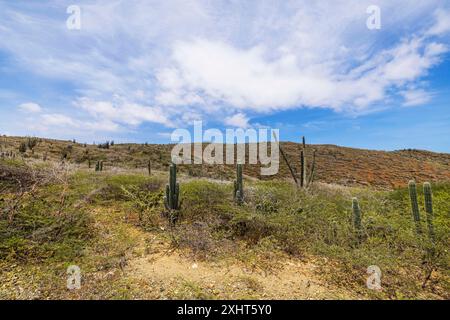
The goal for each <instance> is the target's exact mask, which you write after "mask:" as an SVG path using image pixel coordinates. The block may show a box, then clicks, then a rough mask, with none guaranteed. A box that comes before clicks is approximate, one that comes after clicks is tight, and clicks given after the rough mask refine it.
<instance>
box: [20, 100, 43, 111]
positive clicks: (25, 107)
mask: <svg viewBox="0 0 450 320" xmlns="http://www.w3.org/2000/svg"><path fill="white" fill-rule="evenodd" d="M18 108H19V109H20V110H21V111H23V112H26V113H39V112H41V111H42V108H41V106H40V105H39V104H37V103H34V102H26V103H22V104H20V105H19V106H18Z"/></svg>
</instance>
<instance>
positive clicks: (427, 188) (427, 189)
mask: <svg viewBox="0 0 450 320" xmlns="http://www.w3.org/2000/svg"><path fill="white" fill-rule="evenodd" d="M423 194H424V198H425V212H426V213H427V226H428V236H429V237H430V240H431V241H432V242H433V243H434V242H435V233H434V225H433V218H434V214H433V195H432V192H431V185H430V183H429V182H425V183H424V184H423Z"/></svg>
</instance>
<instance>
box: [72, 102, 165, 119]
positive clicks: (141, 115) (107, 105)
mask: <svg viewBox="0 0 450 320" xmlns="http://www.w3.org/2000/svg"><path fill="white" fill-rule="evenodd" d="M115 100H116V101H115V103H113V102H110V101H94V100H91V99H89V98H86V97H83V98H81V99H79V100H78V101H77V103H76V105H77V106H79V107H80V108H81V109H83V110H85V111H87V112H88V113H89V114H91V115H92V116H94V117H95V118H97V119H106V120H108V121H111V122H117V123H124V124H128V125H131V126H137V125H139V124H141V123H142V122H144V121H148V122H154V123H160V124H164V125H166V126H170V125H171V123H170V121H169V120H168V119H167V117H166V116H165V114H164V111H163V110H162V109H161V108H159V107H149V106H144V105H140V104H137V103H130V102H127V101H123V100H122V99H120V98H116V99H115Z"/></svg>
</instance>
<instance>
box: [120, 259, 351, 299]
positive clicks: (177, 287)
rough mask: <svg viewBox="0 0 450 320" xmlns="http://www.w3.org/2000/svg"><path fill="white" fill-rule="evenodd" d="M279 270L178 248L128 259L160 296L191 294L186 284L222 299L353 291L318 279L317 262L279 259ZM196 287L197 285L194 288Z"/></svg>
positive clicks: (338, 295)
mask: <svg viewBox="0 0 450 320" xmlns="http://www.w3.org/2000/svg"><path fill="white" fill-rule="evenodd" d="M280 263H281V265H280V266H279V268H277V271H276V272H271V273H269V274H266V275H264V274H261V273H257V272H251V271H249V270H248V269H246V268H245V266H241V265H239V264H238V263H233V264H232V263H223V262H221V263H212V262H205V261H192V260H190V259H189V258H187V257H184V256H181V255H180V254H178V253H176V252H165V253H157V254H152V255H147V256H144V257H140V258H136V259H133V260H131V261H129V264H128V267H127V270H126V271H127V273H128V274H129V275H133V277H135V278H138V279H139V280H141V281H148V282H149V283H152V284H153V286H154V285H155V284H158V285H159V286H160V289H161V293H162V294H161V297H162V298H164V297H165V296H166V295H168V296H167V297H168V298H173V297H175V298H177V297H179V298H192V297H191V296H187V297H185V295H186V292H185V287H186V286H187V287H189V288H190V289H191V290H194V291H197V294H199V295H200V298H202V297H205V296H206V297H211V298H222V299H245V298H252V299H349V298H354V297H352V296H353V295H352V294H351V293H350V292H346V291H344V290H342V289H337V288H331V287H330V286H328V285H327V284H326V283H324V282H323V281H321V280H320V279H318V276H317V274H316V273H315V271H316V268H317V267H316V266H315V265H314V264H312V263H309V262H302V261H300V260H298V261H296V260H287V261H283V262H280ZM193 288H194V289H193Z"/></svg>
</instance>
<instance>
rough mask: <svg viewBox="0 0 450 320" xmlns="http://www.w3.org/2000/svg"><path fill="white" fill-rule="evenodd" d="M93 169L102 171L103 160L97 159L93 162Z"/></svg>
mask: <svg viewBox="0 0 450 320" xmlns="http://www.w3.org/2000/svg"><path fill="white" fill-rule="evenodd" d="M95 171H103V161H97V163H96V164H95Z"/></svg>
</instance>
